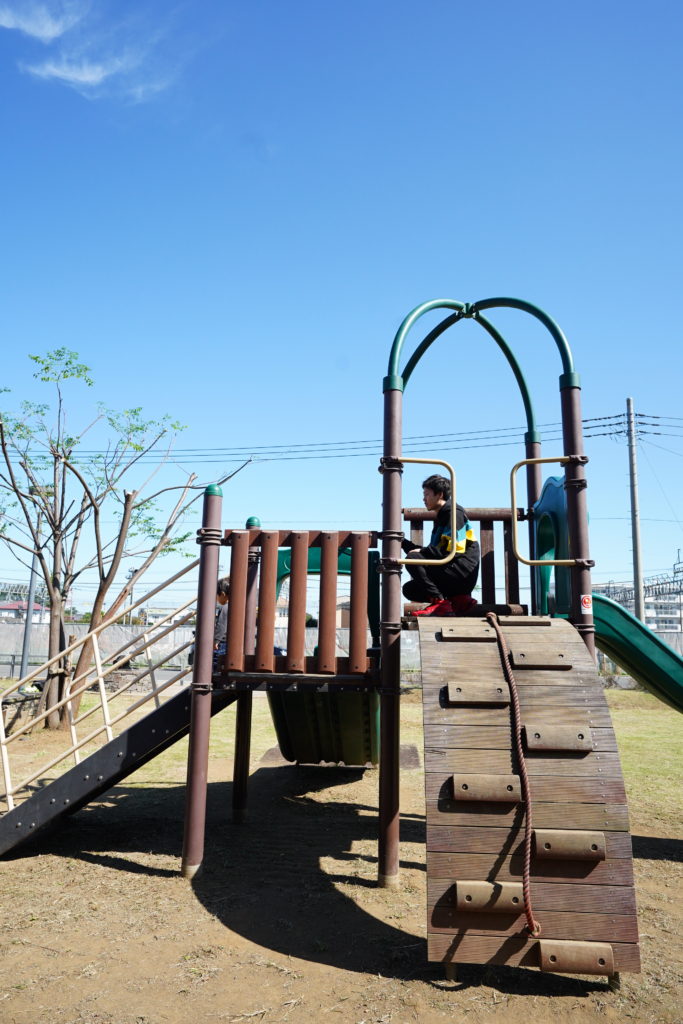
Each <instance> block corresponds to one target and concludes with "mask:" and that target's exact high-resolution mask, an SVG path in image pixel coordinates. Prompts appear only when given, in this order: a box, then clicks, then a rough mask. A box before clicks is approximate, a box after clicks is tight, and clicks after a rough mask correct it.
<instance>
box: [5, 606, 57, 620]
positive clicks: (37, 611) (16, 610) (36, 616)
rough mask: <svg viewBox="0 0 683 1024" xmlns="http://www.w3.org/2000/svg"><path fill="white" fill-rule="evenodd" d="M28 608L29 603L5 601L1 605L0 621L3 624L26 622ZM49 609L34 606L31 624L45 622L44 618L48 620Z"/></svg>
mask: <svg viewBox="0 0 683 1024" xmlns="http://www.w3.org/2000/svg"><path fill="white" fill-rule="evenodd" d="M27 608H28V602H27V601H3V602H2V603H0V621H1V622H26V609H27ZM47 612H48V609H47V608H45V607H44V606H43V605H42V604H34V605H33V615H32V616H31V622H35V623H39V622H42V621H43V616H44V615H45V617H46V618H47Z"/></svg>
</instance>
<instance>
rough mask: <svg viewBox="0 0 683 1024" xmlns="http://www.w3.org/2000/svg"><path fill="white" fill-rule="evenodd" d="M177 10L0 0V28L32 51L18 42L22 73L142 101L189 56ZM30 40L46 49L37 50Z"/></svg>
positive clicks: (142, 0) (148, 2) (147, 1)
mask: <svg viewBox="0 0 683 1024" xmlns="http://www.w3.org/2000/svg"><path fill="white" fill-rule="evenodd" d="M184 11H185V7H181V8H178V7H172V8H171V9H170V10H165V13H164V16H163V18H161V19H159V18H158V12H157V10H156V9H155V7H154V4H153V3H152V0H136V3H135V4H134V5H132V9H131V8H128V9H127V11H126V13H125V15H124V14H123V13H122V12H121V10H120V7H119V6H118V5H117V4H115V3H104V2H100V3H98V4H95V3H93V0H0V29H2V28H5V29H14V30H16V31H17V32H21V33H23V34H24V35H26V36H28V37H29V39H30V43H33V53H32V54H31V55H30V56H29V54H27V53H26V52H25V48H24V53H23V59H22V57H20V58H19V59H18V60H17V66H18V67H19V68H20V69H21V70H22V71H23V72H25V73H27V74H31V75H33V76H34V77H35V78H39V79H41V80H43V81H45V82H52V83H55V84H60V85H62V86H66V87H68V88H71V89H74V90H76V91H77V92H79V93H80V94H81V95H82V96H85V97H87V98H88V99H103V98H110V99H119V100H124V101H126V102H130V103H145V102H148V101H150V100H152V99H154V97H156V96H158V95H159V94H160V93H162V92H164V91H165V90H166V89H168V88H169V87H170V86H171V85H172V84H173V83H174V82H175V81H176V79H177V78H178V76H179V75H180V74H181V72H182V70H183V68H184V67H185V66H186V64H187V62H188V60H189V59H190V55H189V52H188V44H187V35H186V32H185V31H184V28H185V26H183V29H182V30H181V29H180V27H179V26H180V25H181V24H182V14H183V12H184ZM30 43H29V45H30ZM36 43H41V44H43V45H44V46H45V47H46V49H47V53H45V52H44V51H43V52H42V53H41V55H40V56H37V55H36V53H35V44H36Z"/></svg>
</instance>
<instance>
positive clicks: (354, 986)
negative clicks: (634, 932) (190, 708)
mask: <svg viewBox="0 0 683 1024" xmlns="http://www.w3.org/2000/svg"><path fill="white" fill-rule="evenodd" d="M658 707H661V706H660V705H658ZM419 711H420V709H419V698H418V696H417V695H416V694H414V695H412V700H411V699H410V698H409V700H408V702H407V703H406V705H405V708H404V717H405V719H406V722H407V728H406V734H405V735H404V740H405V739H406V737H407V739H408V741H409V742H407V744H406V748H405V751H404V753H405V758H404V761H405V767H404V769H403V773H402V786H403V790H402V806H403V812H404V818H403V823H402V847H401V854H402V886H401V888H400V889H398V890H386V889H379V888H377V887H376V884H375V876H376V841H375V829H376V817H375V815H376V806H377V773H376V772H374V771H361V770H351V769H329V768H323V767H316V768H295V767H292V766H286V767H283V766H282V764H281V763H280V762H279V761H278V758H277V751H274V750H273V749H272V748H273V746H274V742H275V741H274V737H273V734H272V732H270V731H269V727H268V725H267V716H266V710H265V702H262V701H259V698H258V697H257V700H256V711H255V719H256V722H257V728H256V732H255V738H254V744H253V749H252V772H253V774H252V778H251V784H250V808H251V811H250V815H249V818H248V820H247V822H246V823H244V824H242V825H233V824H232V823H231V822H230V812H229V807H230V789H231V785H230V782H229V781H226V780H229V779H230V777H231V770H232V763H231V759H230V757H229V752H230V744H231V736H232V731H233V723H234V711H233V710H229V711H226V712H224V713H223V714H222V715H220V716H218V718H216V719H214V722H213V725H212V729H213V733H212V735H213V737H214V741H213V742H214V743H215V750H214V754H213V756H212V760H211V776H210V778H211V785H210V787H209V821H208V828H207V835H208V841H207V851H206V859H205V862H204V866H203V868H202V870H201V871H200V872H199V874H198V875H197V876H196V878H195V879H194V881H193V882H192V883H190V882H187V881H185V880H183V879H182V878H181V877H180V876H179V873H178V869H179V857H180V850H181V843H182V821H183V772H184V752H183V750H182V749H181V747H182V745H178V746H177V747H176V748H174V749H173V750H172V751H168V752H167V753H166V754H165V755H163V757H162V758H159V759H158V760H157V761H156V762H152V764H151V765H150V766H147V768H145V769H143V770H141V771H140V772H138V773H137V774H136V775H135V776H133V777H132V778H131V779H130V780H127V782H126V783H124V784H122V785H120V786H118V787H116V788H115V789H114V790H112V791H110V792H109V793H108V794H106V796H105V797H103V798H102V799H101V800H100V801H99V802H98V803H97V804H95V805H94V806H91V807H89V808H87V809H85V810H83V811H80V812H79V813H78V814H76V815H74V817H73V818H72V819H70V820H69V821H68V823H67V824H65V825H63V826H62V827H61V829H60V830H59V831H57V832H55V833H53V834H52V835H48V836H43V837H42V838H40V839H39V841H37V842H36V843H35V845H34V846H33V847H32V848H28V847H26V848H25V849H24V850H22V851H20V852H17V853H16V854H15V855H14V856H12V857H9V858H5V859H4V861H3V862H2V863H0V872H1V874H2V891H3V910H2V924H1V929H2V930H1V932H0V972H1V978H2V988H1V990H0V1020H1V1021H2V1022H3V1024H176V1022H177V1024H180V1022H183V1024H184V1022H187V1021H191V1022H193V1024H203V1022H205V1021H206V1022H214V1021H216V1022H218V1021H226V1022H238V1021H239V1022H245V1024H249V1022H256V1024H260V1022H261V1021H263V1022H264V1024H271V1022H272V1024H275V1022H279V1021H288V1022H290V1024H300V1022H309V1021H315V1022H330V1024H335V1022H339V1024H389V1022H392V1024H409V1022H413V1021H424V1022H432V1021H434V1022H437V1021H441V1020H443V1019H452V1018H456V1019H462V1020H466V1021H467V1022H468V1024H477V1022H480V1021H486V1022H488V1021H490V1020H491V1018H493V1017H498V1018H499V1019H501V1020H505V1021H506V1022H510V1024H521V1022H526V1021H528V1020H529V1019H533V1020H534V1021H535V1022H546V1021H551V1020H552V1021H565V1020H566V1021H571V1022H572V1024H574V1022H577V1024H580V1022H583V1021H594V1020H600V1021H623V1020H631V1021H638V1022H640V1021H643V1022H652V1024H654V1022H666V1024H673V1022H676V1021H683V985H682V984H681V982H682V981H683V945H682V941H681V933H682V931H683V900H682V899H681V882H682V874H683V872H682V869H681V861H682V860H683V840H682V839H681V822H680V817H679V813H678V810H677V809H680V802H679V801H678V800H676V801H674V810H673V811H672V810H671V807H670V806H667V807H665V809H664V810H662V807H661V806H659V805H657V803H656V801H653V800H652V799H651V798H650V797H647V798H645V797H640V798H639V795H638V789H639V787H638V785H635V784H633V785H631V786H630V789H631V818H632V832H633V834H634V850H635V858H636V859H635V868H636V878H637V894H638V902H639V924H640V930H641V943H642V956H643V973H642V974H641V975H624V976H623V979H622V988H621V991H620V992H611V991H609V990H608V989H607V988H606V986H605V984H604V983H603V979H592V980H585V979H584V980H582V979H579V978H572V977H559V976H552V975H542V974H540V973H539V972H536V971H532V970H522V969H511V968H491V967H481V968H480V967H470V968H461V970H460V974H459V979H458V981H457V982H456V983H450V982H447V981H446V980H445V978H444V975H443V970H442V969H441V968H440V967H439V966H438V965H433V964H432V965H430V964H428V963H427V960H426V940H425V931H426V917H425V869H424V795H423V774H422V769H421V761H422V749H421V745H420V737H419V731H420V726H419V718H420V714H419ZM664 713H665V714H666V715H671V716H672V722H673V721H674V720H677V719H676V714H675V712H673V711H665V712H664ZM615 724H616V726H617V732H618V734H619V716H618V714H616V715H615ZM676 728H677V729H678V730H679V734H680V728H679V727H678V726H676ZM45 742H46V741H45V740H44V738H41V744H42V745H43V746H44V745H45ZM48 742H49V741H48ZM653 756H656V755H654V754H653ZM627 781H628V780H627ZM680 782H681V779H680V778H679V779H678V786H679V788H680Z"/></svg>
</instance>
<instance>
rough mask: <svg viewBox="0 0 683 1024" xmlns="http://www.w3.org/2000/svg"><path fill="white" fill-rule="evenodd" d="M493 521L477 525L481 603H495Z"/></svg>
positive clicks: (486, 520) (489, 520) (483, 520)
mask: <svg viewBox="0 0 683 1024" xmlns="http://www.w3.org/2000/svg"><path fill="white" fill-rule="evenodd" d="M493 544H494V534H493V520H492V519H482V520H481V522H480V523H479V546H480V549H481V603H482V604H495V603H496V566H495V562H494V557H495V556H494V548H493Z"/></svg>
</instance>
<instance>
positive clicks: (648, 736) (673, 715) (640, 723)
mask: <svg viewBox="0 0 683 1024" xmlns="http://www.w3.org/2000/svg"><path fill="white" fill-rule="evenodd" d="M605 692H606V696H607V703H608V704H609V707H610V711H611V713H612V720H613V723H614V730H615V732H616V735H617V743H618V745H619V753H620V755H621V763H622V768H623V772H624V780H625V782H626V791H627V794H628V798H629V802H630V803H632V804H633V807H634V808H638V811H639V813H641V814H643V815H644V816H645V820H648V819H650V820H654V821H657V822H661V823H666V824H667V826H671V825H674V827H676V822H678V826H677V831H678V832H680V822H681V820H683V786H682V785H681V782H682V781H683V715H681V714H680V713H679V712H678V711H674V710H673V708H670V707H669V706H668V705H666V704H664V703H663V702H662V701H660V700H657V698H656V697H653V696H652V694H649V693H641V692H638V691H634V690H606V691H605ZM668 831H669V834H671V830H670V829H668Z"/></svg>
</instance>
